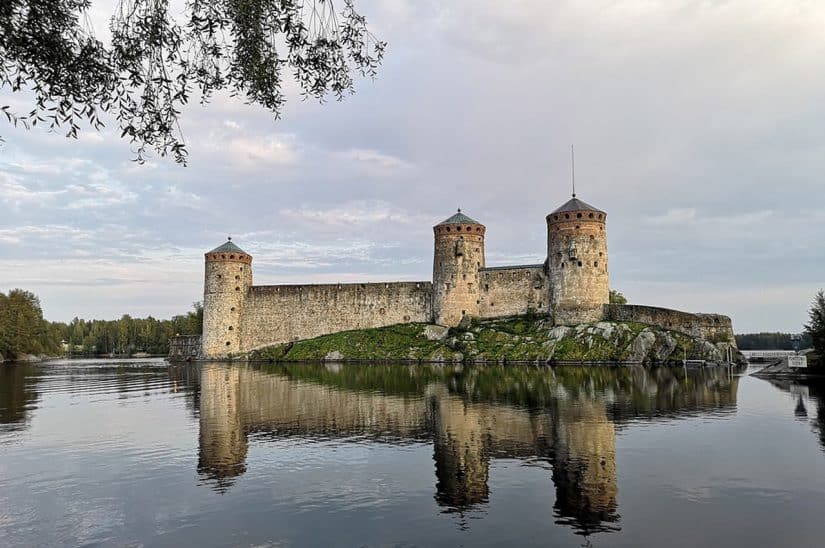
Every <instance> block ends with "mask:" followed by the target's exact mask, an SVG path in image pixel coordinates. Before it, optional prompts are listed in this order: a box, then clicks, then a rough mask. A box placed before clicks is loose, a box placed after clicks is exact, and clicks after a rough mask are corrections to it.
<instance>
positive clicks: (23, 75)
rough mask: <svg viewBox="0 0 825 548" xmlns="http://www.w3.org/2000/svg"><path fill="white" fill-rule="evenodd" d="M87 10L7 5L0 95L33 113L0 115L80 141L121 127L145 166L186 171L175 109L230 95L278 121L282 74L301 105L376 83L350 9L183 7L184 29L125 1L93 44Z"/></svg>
mask: <svg viewBox="0 0 825 548" xmlns="http://www.w3.org/2000/svg"><path fill="white" fill-rule="evenodd" d="M91 1H92V0H2V2H0V88H7V89H10V90H11V91H12V92H24V93H26V92H28V93H29V94H30V96H33V99H34V105H33V108H32V109H31V111H29V112H27V113H19V112H16V111H14V109H12V108H11V107H9V106H8V105H6V106H0V111H2V113H3V114H5V117H6V118H7V120H8V121H9V122H11V123H13V124H14V125H15V126H17V125H22V126H24V127H26V128H27V129H28V128H29V127H31V126H36V125H38V124H40V125H46V126H47V127H48V129H49V130H51V131H64V132H65V134H66V136H67V137H75V138H76V137H77V132H78V130H79V129H80V124H81V123H83V122H84V121H85V122H86V123H88V124H89V125H90V126H91V127H92V128H94V129H96V130H99V129H101V128H102V127H103V122H102V121H101V119H100V113H101V112H107V113H110V114H111V115H112V116H114V118H115V119H116V120H117V123H118V124H119V126H120V129H121V137H125V138H128V139H129V140H130V142H131V143H132V144H133V145H135V146H136V152H135V155H136V156H135V160H136V161H138V162H141V163H142V162H143V161H145V159H146V156H147V154H148V150H149V149H154V150H155V151H156V152H157V153H158V154H160V155H161V156H166V155H167V154H171V155H173V156H174V158H175V161H177V162H178V163H181V164H185V163H186V157H187V152H186V147H185V141H184V137H183V132H182V130H181V128H180V126H179V124H178V119H179V115H180V109H181V107H182V106H183V105H185V104H186V103H187V102H188V101H189V99H190V96H191V95H192V94H193V92H196V93H197V94H198V95H199V98H200V101H201V103H208V102H209V100H210V98H211V96H212V94H213V93H214V92H216V91H221V90H225V91H228V92H230V93H231V94H232V95H233V96H241V97H243V98H245V100H246V101H247V102H248V103H256V104H259V105H261V106H263V107H265V108H267V109H269V110H270V111H271V112H272V113H273V115H274V117H275V118H276V119H277V118H279V117H280V115H281V113H282V110H283V106H284V100H285V99H284V95H283V93H282V91H281V88H282V85H283V78H284V71H285V70H289V71H291V73H292V76H293V77H294V79H295V80H296V81H297V83H298V85H299V86H300V89H301V91H302V93H303V95H304V97H312V98H315V99H318V100H323V99H324V98H325V97H327V96H328V95H329V94H332V95H333V96H335V97H336V98H337V99H338V100H341V99H342V98H343V97H344V96H345V95H346V94H347V93H352V92H353V91H354V82H353V77H354V75H356V74H360V75H362V76H374V75H375V74H376V70H377V67H378V65H379V64H380V63H381V60H382V58H383V55H384V48H385V45H386V44H385V43H384V42H381V41H378V40H376V39H375V37H374V36H373V35H372V34H371V33H370V32H369V30H368V29H367V25H366V19H365V18H364V17H363V16H362V15H360V14H359V13H358V12H357V11H356V10H355V6H354V4H353V1H354V0H343V2H344V8H343V10H342V11H341V12H340V13H337V12H336V11H335V7H334V5H333V0H186V3H185V10H184V12H183V15H182V16H181V17H180V19H179V18H177V17H176V16H175V15H176V10H172V9H170V6H169V4H170V0H118V2H117V10H116V11H115V13H114V15H113V16H112V19H111V30H112V41H111V45H106V44H104V43H102V42H101V41H99V40H98V39H96V38H95V36H94V32H93V29H92V28H91V24H90V23H89V19H88V13H87V11H88V8H89V7H90V5H91Z"/></svg>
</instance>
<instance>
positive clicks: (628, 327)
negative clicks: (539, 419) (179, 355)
mask: <svg viewBox="0 0 825 548" xmlns="http://www.w3.org/2000/svg"><path fill="white" fill-rule="evenodd" d="M605 328H606V329H605ZM424 329H425V324H402V325H394V326H389V327H381V328H376V329H364V330H355V331H345V332H341V333H335V334H332V335H325V336H322V337H317V338H314V339H308V340H303V341H297V342H295V343H292V344H285V345H276V346H272V347H268V348H265V349H262V350H258V351H255V352H252V353H250V355H249V358H250V359H252V360H262V361H271V362H282V361H283V362H288V361H316V360H323V359H325V358H326V357H327V356H328V355H330V354H332V353H335V352H337V353H339V354H340V355H341V356H342V357H343V359H346V360H370V361H374V360H413V361H462V360H465V361H502V360H505V361H537V360H538V361H547V360H549V359H551V358H552V359H554V360H559V361H566V360H570V361H622V360H627V359H628V358H629V357H631V355H632V354H633V343H634V341H635V340H636V339H637V337H638V336H639V334H640V333H641V332H642V331H645V330H647V331H649V332H651V333H652V334H653V335H654V336H655V337H656V340H657V344H658V343H659V342H661V341H663V340H665V339H667V338H669V339H671V340H672V341H674V342H675V349H674V350H673V351H672V353H670V355H669V357H668V358H667V359H671V360H681V359H682V357H683V356H685V355H686V356H687V358H688V359H701V358H705V357H706V356H705V355H703V354H702V352H703V350H702V341H699V340H696V339H693V338H691V337H688V336H687V335H683V334H681V333H676V332H673V331H667V330H665V329H660V328H657V327H652V326H648V325H644V324H639V323H611V322H604V323H600V324H595V325H582V326H578V327H577V328H568V329H565V328H556V329H553V328H552V326H551V325H550V324H549V323H548V322H547V321H546V320H545V319H542V318H535V317H529V316H522V317H515V318H504V319H497V320H483V321H476V322H474V323H473V324H472V325H470V326H468V327H466V328H453V329H450V332H449V334H448V336H447V337H446V338H445V339H444V340H443V341H431V340H428V339H427V338H426V337H425V336H424Z"/></svg>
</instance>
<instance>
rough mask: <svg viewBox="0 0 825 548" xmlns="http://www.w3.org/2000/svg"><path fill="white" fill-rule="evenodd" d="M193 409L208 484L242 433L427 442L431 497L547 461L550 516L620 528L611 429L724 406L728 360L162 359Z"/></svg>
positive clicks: (229, 468)
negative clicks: (579, 363) (248, 362)
mask: <svg viewBox="0 0 825 548" xmlns="http://www.w3.org/2000/svg"><path fill="white" fill-rule="evenodd" d="M171 371H172V374H173V375H174V376H177V377H179V379H180V380H182V381H184V382H186V383H187V384H190V385H192V386H193V387H194V388H195V390H194V391H193V394H194V396H195V398H196V399H195V406H196V408H197V409H198V410H199V420H200V455H199V463H198V471H199V473H200V474H201V475H202V477H203V478H204V479H205V481H206V482H208V483H209V484H211V485H212V486H213V488H215V489H216V490H219V491H226V490H228V489H230V488H231V485H232V483H233V481H234V479H235V478H237V477H238V476H240V475H241V474H243V473H244V472H245V471H246V466H247V465H246V458H247V451H248V445H249V436H250V435H260V437H261V438H264V439H273V438H274V439H285V438H290V437H301V438H303V437H311V438H314V439H317V438H319V437H323V438H328V439H341V440H346V439H348V438H349V439H357V440H359V441H363V440H364V439H365V438H366V439H368V440H373V441H374V442H375V443H408V442H410V441H421V442H428V441H429V442H431V443H432V446H433V459H434V461H435V478H434V481H435V489H434V490H435V500H436V501H437V503H438V504H439V505H440V506H442V507H443V508H444V510H445V511H451V512H463V511H465V510H468V509H471V508H475V507H478V506H480V505H484V504H485V503H486V502H487V500H488V497H489V491H490V489H489V481H488V480H489V475H490V462H491V459H496V458H508V459H520V460H522V461H523V462H524V463H525V465H531V466H547V465H548V464H549V467H550V468H551V469H552V482H553V484H554V486H555V495H556V498H555V506H554V509H555V518H556V520H557V522H559V523H565V524H568V525H570V526H572V527H574V528H575V529H576V530H577V531H578V532H581V533H589V532H594V531H599V530H610V529H618V527H619V508H618V502H617V497H618V490H619V488H618V483H617V476H616V432H617V430H619V429H621V428H623V427H626V426H627V425H630V424H632V423H634V422H639V421H647V420H667V419H669V418H674V417H677V416H685V415H690V414H698V413H714V414H725V413H730V412H733V411H734V410H735V405H736V391H737V384H738V377H736V376H735V375H734V374H732V372H731V371H730V370H728V369H722V368H720V369H713V370H696V371H690V370H689V371H683V370H681V369H666V368H660V369H644V368H586V367H557V368H547V367H526V366H512V367H510V366H483V367H482V366H472V367H468V366H463V367H462V366H435V365H429V366H427V365H418V366H407V365H363V364H326V365H317V364H290V365H277V366H263V367H256V366H238V365H228V364H227V365H223V364H209V365H203V366H180V367H173V368H172V370H171Z"/></svg>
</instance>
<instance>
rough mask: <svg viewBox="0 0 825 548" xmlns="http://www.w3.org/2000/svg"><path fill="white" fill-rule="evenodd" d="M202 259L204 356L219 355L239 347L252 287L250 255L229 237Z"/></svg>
mask: <svg viewBox="0 0 825 548" xmlns="http://www.w3.org/2000/svg"><path fill="white" fill-rule="evenodd" d="M205 259H206V273H205V276H204V283H203V355H204V357H206V358H218V357H222V356H228V355H230V354H233V353H238V352H239V351H240V350H241V330H240V327H241V325H240V324H241V311H242V310H243V305H244V302H245V301H246V295H247V293H248V291H249V288H250V287H251V286H252V257H251V256H250V255H249V253H246V252H245V251H244V250H242V249H241V248H239V247H238V246H236V245H235V244H233V243H232V239H231V238H230V239H229V240H227V242H226V243H225V244H223V245H221V246H219V247H216V248H215V249H213V250H212V251H210V252H208V253H206V254H205Z"/></svg>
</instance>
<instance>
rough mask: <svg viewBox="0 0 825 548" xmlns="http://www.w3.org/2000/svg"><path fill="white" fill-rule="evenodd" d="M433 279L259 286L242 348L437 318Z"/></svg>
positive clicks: (249, 305) (251, 298)
mask: <svg viewBox="0 0 825 548" xmlns="http://www.w3.org/2000/svg"><path fill="white" fill-rule="evenodd" d="M431 294H432V283H430V282H393V283H364V284H326V285H269V286H253V287H252V288H250V290H249V293H248V294H247V298H246V302H245V303H244V310H243V313H242V320H241V327H242V333H243V341H242V342H241V346H242V348H241V350H242V351H249V350H254V349H256V348H261V347H263V346H267V345H271V344H278V343H284V342H290V341H295V340H300V339H309V338H312V337H318V336H320V335H328V334H330V333H337V332H339V331H347V330H350V329H368V328H373V327H384V326H387V325H394V324H400V323H409V322H430V321H432V298H431Z"/></svg>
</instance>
